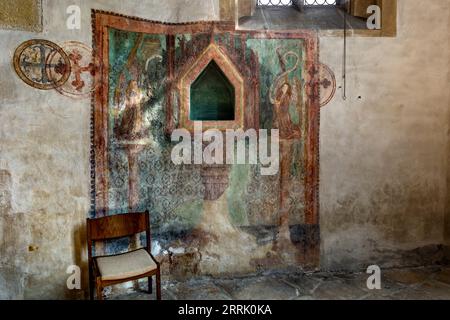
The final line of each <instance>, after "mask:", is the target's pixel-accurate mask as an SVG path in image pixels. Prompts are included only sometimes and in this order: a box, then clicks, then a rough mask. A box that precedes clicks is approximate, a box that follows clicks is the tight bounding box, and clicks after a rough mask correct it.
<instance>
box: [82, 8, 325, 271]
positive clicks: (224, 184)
mask: <svg viewBox="0 0 450 320" xmlns="http://www.w3.org/2000/svg"><path fill="white" fill-rule="evenodd" d="M94 22H95V23H94V24H95V27H96V28H95V29H96V30H97V31H98V30H101V27H102V26H103V25H108V26H110V27H109V28H108V29H107V33H100V32H97V31H95V42H96V43H95V46H94V47H96V48H98V49H97V50H96V53H95V55H96V59H99V61H103V64H102V67H101V68H100V72H99V73H98V74H96V84H101V85H99V86H98V88H96V92H95V101H94V118H95V136H94V151H95V159H96V162H95V164H96V166H95V173H96V177H95V186H96V189H95V208H94V209H95V210H93V212H92V213H91V214H92V216H102V215H110V214H118V213H123V212H128V211H143V210H149V211H150V213H151V224H152V232H153V235H154V239H153V250H154V253H155V255H157V256H158V257H159V259H160V260H161V261H162V264H163V271H164V272H166V273H170V274H171V275H173V276H174V277H186V276H191V275H194V274H212V275H217V274H227V273H248V272H254V271H256V270H259V269H268V268H283V267H287V266H305V267H310V266H315V265H317V263H318V248H319V226H318V219H317V203H318V195H317V172H318V171H317V170H318V168H317V166H318V165H317V157H318V154H317V152H318V149H317V142H318V115H317V112H318V111H317V110H318V108H319V104H318V100H317V99H316V98H315V97H316V96H317V94H314V90H317V88H316V87H314V86H312V87H311V86H305V83H306V82H311V81H315V79H311V78H310V76H311V74H314V73H312V72H310V69H312V68H314V67H315V64H316V63H317V40H316V37H315V35H314V34H312V33H302V32H298V33H295V34H272V35H270V34H269V35H267V34H266V35H265V36H263V37H262V36H261V35H260V34H257V33H255V34H252V33H240V32H237V31H235V30H232V29H230V28H229V27H228V26H226V25H215V24H214V23H198V24H186V25H164V24H159V23H153V22H145V21H137V20H134V19H132V18H126V17H116V16H114V15H111V14H106V13H102V12H96V14H95V15H94ZM105 46H107V47H105ZM106 48H107V50H105V49H106ZM106 52H107V54H106V55H105V54H104V53H106ZM208 59H209V60H208ZM211 61H214V62H217V65H218V66H219V68H221V71H223V74H224V76H227V77H229V79H230V84H231V85H236V86H238V85H242V88H241V89H238V90H236V99H242V101H243V102H244V103H243V104H242V106H243V108H242V123H239V124H241V125H242V127H243V128H244V129H248V128H255V129H259V128H261V129H272V128H277V129H279V130H280V157H281V160H280V163H281V165H280V170H279V172H278V174H277V175H273V176H262V175H261V174H260V168H259V165H250V164H249V165H237V164H236V165H214V166H207V165H179V166H178V165H175V164H173V162H172V161H171V158H170V155H171V150H172V147H173V145H174V144H173V143H172V142H171V140H170V133H171V131H172V130H173V129H174V128H179V127H182V126H183V124H184V122H183V120H182V113H183V112H184V111H185V110H183V108H185V107H186V101H184V100H183V99H185V98H186V97H184V96H183V94H184V93H183V92H185V91H184V89H185V86H186V83H189V81H186V82H185V80H186V79H188V78H189V76H190V75H191V74H195V75H197V74H200V73H201V71H202V68H204V67H206V66H207V65H209V63H210V62H211ZM233 77H236V78H235V79H234V78H233ZM194 79H195V76H194V77H192V80H194ZM101 110H104V111H106V112H105V113H101V112H100V111H101ZM236 114H237V115H239V113H236ZM237 118H239V117H237ZM187 121H189V120H187ZM219 122H220V121H219ZM236 123H237V122H236ZM214 124H216V123H211V125H214ZM218 125H219V128H221V129H223V128H224V127H220V126H226V125H227V123H226V122H220V123H218ZM132 242H133V241H127V240H121V241H119V242H111V243H108V244H107V245H106V246H105V247H99V248H97V250H103V251H106V252H117V250H121V249H126V248H127V247H128V246H133V245H136V244H132Z"/></svg>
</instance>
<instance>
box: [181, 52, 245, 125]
mask: <svg viewBox="0 0 450 320" xmlns="http://www.w3.org/2000/svg"><path fill="white" fill-rule="evenodd" d="M179 87H180V91H181V92H180V93H181V106H180V107H181V108H180V121H179V126H180V127H182V128H186V129H188V130H193V128H194V122H195V121H202V125H203V129H204V130H207V129H219V130H224V129H240V128H242V129H243V128H244V101H245V99H244V94H245V93H244V87H245V86H244V78H243V77H242V75H241V74H240V72H239V71H238V69H237V68H236V67H235V66H234V64H233V62H232V61H231V60H230V58H229V57H228V56H227V55H226V54H225V53H224V52H223V51H222V50H221V49H220V47H219V46H217V45H216V44H214V43H211V44H210V45H209V46H208V47H207V48H206V49H205V50H204V51H203V53H202V54H200V56H199V57H198V58H197V60H196V61H195V62H194V63H193V64H192V66H190V68H188V69H187V70H186V72H185V73H184V74H183V75H182V77H181V80H180V83H179Z"/></svg>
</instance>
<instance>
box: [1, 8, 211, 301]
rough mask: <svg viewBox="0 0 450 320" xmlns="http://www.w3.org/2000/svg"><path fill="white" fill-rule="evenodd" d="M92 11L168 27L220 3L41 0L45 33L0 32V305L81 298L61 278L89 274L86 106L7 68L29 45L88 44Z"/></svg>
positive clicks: (207, 16) (206, 14)
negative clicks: (71, 26) (76, 13)
mask: <svg viewBox="0 0 450 320" xmlns="http://www.w3.org/2000/svg"><path fill="white" fill-rule="evenodd" d="M73 4H75V5H79V6H80V8H81V11H82V12H81V17H82V23H81V29H80V30H68V29H67V28H66V18H67V14H66V9H67V7H68V6H69V5H73ZM92 8H95V9H102V10H107V11H114V12H120V13H122V14H125V15H131V16H138V17H143V18H146V19H151V20H159V21H169V22H181V21H183V22H184V21H195V20H217V19H218V15H219V7H218V1H217V0H215V1H205V0H194V1H180V0H165V1H157V0H150V1H148V0H147V1H138V0H131V1H130V0H127V1H121V0H113V1H111V0H98V1H97V0H95V1H90V0H89V1H88V0H44V1H43V12H44V26H43V32H42V33H30V32H19V31H8V30H0V47H1V48H2V49H3V50H2V51H1V53H0V74H1V76H0V97H1V104H0V119H1V120H0V121H1V126H0V150H1V151H0V176H1V177H2V179H1V181H2V182H1V183H0V194H1V197H0V199H1V201H0V203H1V205H0V252H1V254H0V299H22V298H29V299H33V298H43V299H45V298H76V297H81V296H83V295H84V292H79V291H69V290H67V287H66V279H67V277H68V275H67V274H66V273H65V272H66V268H67V267H68V266H70V265H80V266H82V271H86V261H85V260H86V249H85V242H84V241H85V240H84V239H85V231H84V230H85V219H86V217H87V214H88V212H89V208H90V204H89V197H90V194H89V193H90V190H89V185H90V172H89V152H90V129H89V126H90V108H91V107H90V100H89V99H86V100H71V99H70V98H67V97H64V96H61V95H60V94H58V93H57V92H56V91H54V90H50V91H40V90H36V89H33V88H31V87H29V86H27V85H26V84H25V83H23V82H22V81H21V80H20V79H19V78H18V77H17V75H16V74H15V71H14V69H13V67H12V63H11V61H12V56H13V54H14V50H15V48H16V47H17V46H19V45H20V44H21V43H22V42H23V41H26V40H29V39H31V38H44V39H48V40H51V41H54V42H56V43H60V42H64V41H69V40H76V41H81V42H84V43H86V44H89V45H90V44H91V39H92V33H91V9H92ZM82 275H83V279H84V281H85V280H86V275H87V273H86V272H82Z"/></svg>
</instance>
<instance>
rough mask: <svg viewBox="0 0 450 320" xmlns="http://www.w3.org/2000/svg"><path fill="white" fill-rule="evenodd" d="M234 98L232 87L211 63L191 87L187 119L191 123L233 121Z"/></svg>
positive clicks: (216, 66)
mask: <svg viewBox="0 0 450 320" xmlns="http://www.w3.org/2000/svg"><path fill="white" fill-rule="evenodd" d="M234 98H235V95H234V87H233V85H232V84H231V83H230V81H229V80H228V79H227V77H226V76H225V74H224V73H223V72H222V70H221V69H220V67H219V66H218V65H217V64H216V63H215V62H214V61H211V62H210V63H209V64H208V66H207V67H206V68H205V69H204V70H203V71H202V73H201V74H200V75H199V76H198V78H197V79H196V80H195V81H194V83H193V84H192V85H191V99H190V114H189V117H190V119H191V120H193V121H233V120H234V108H235V101H234Z"/></svg>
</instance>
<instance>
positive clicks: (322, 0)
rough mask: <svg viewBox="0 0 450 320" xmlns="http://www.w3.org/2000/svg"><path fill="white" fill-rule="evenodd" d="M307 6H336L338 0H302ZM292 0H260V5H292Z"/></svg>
mask: <svg viewBox="0 0 450 320" xmlns="http://www.w3.org/2000/svg"><path fill="white" fill-rule="evenodd" d="M301 1H303V5H305V6H334V5H336V4H337V3H336V2H337V0H301ZM292 4H293V1H292V0H258V6H291V5H292Z"/></svg>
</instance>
